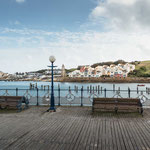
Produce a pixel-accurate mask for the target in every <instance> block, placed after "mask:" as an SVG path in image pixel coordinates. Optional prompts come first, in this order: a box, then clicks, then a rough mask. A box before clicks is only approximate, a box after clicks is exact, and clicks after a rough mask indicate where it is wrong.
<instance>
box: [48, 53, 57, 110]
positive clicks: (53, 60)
mask: <svg viewBox="0 0 150 150" xmlns="http://www.w3.org/2000/svg"><path fill="white" fill-rule="evenodd" d="M55 60H56V59H55V57H54V56H50V57H49V61H50V62H51V66H48V67H51V100H50V108H49V109H48V110H47V111H54V112H55V111H56V108H55V99H54V80H53V79H54V73H53V69H54V67H56V66H54V62H55Z"/></svg>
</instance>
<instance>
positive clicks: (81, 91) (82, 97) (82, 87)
mask: <svg viewBox="0 0 150 150" xmlns="http://www.w3.org/2000/svg"><path fill="white" fill-rule="evenodd" d="M82 106H83V86H82V88H81V107H82Z"/></svg>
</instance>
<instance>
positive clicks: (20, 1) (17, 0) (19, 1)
mask: <svg viewBox="0 0 150 150" xmlns="http://www.w3.org/2000/svg"><path fill="white" fill-rule="evenodd" d="M25 1H26V0H16V2H17V3H24V2H25Z"/></svg>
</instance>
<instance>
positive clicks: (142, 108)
mask: <svg viewBox="0 0 150 150" xmlns="http://www.w3.org/2000/svg"><path fill="white" fill-rule="evenodd" d="M141 115H142V117H143V108H141Z"/></svg>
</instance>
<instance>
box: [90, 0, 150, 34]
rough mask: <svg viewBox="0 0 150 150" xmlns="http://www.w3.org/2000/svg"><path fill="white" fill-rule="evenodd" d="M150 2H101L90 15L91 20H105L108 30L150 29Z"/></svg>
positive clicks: (135, 0)
mask: <svg viewBox="0 0 150 150" xmlns="http://www.w3.org/2000/svg"><path fill="white" fill-rule="evenodd" d="M149 14H150V1H149V0H107V1H104V2H102V1H100V2H99V3H98V5H97V7H96V8H94V9H93V10H92V12H91V14H90V19H91V20H93V21H97V22H98V21H99V20H100V19H101V18H105V19H106V20H107V21H108V22H109V23H108V24H107V28H110V29H117V30H118V29H121V30H134V31H135V30H137V29H139V28H140V29H141V28H147V29H150V15H149ZM105 25H106V24H105Z"/></svg>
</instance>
